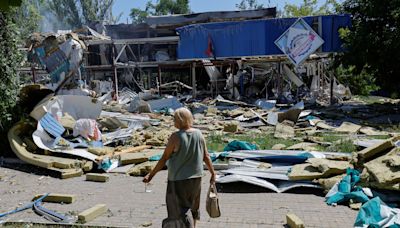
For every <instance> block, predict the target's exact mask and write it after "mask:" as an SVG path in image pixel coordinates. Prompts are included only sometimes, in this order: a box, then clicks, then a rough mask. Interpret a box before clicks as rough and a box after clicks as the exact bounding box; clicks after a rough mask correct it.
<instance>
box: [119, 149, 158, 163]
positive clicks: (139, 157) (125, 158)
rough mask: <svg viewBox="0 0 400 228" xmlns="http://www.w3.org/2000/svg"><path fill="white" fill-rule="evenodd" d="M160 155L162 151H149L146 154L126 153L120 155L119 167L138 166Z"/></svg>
mask: <svg viewBox="0 0 400 228" xmlns="http://www.w3.org/2000/svg"><path fill="white" fill-rule="evenodd" d="M162 153H163V151H162V150H149V151H146V152H136V153H126V154H121V155H120V161H121V165H128V164H139V163H143V162H146V161H148V160H149V158H150V157H153V156H155V155H159V154H162Z"/></svg>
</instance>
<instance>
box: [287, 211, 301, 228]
mask: <svg viewBox="0 0 400 228" xmlns="http://www.w3.org/2000/svg"><path fill="white" fill-rule="evenodd" d="M286 224H287V225H288V226H289V228H304V227H305V226H304V223H303V221H301V219H300V218H299V217H297V215H295V214H293V213H288V214H287V215H286Z"/></svg>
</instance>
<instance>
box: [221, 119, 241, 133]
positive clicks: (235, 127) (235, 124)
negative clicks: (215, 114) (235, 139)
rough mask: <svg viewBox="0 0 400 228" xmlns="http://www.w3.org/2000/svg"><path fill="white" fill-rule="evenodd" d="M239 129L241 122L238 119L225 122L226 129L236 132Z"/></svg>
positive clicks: (226, 130)
mask: <svg viewBox="0 0 400 228" xmlns="http://www.w3.org/2000/svg"><path fill="white" fill-rule="evenodd" d="M238 129H239V123H238V122H237V121H231V122H228V123H225V124H224V131H225V132H231V133H235V132H237V131H238Z"/></svg>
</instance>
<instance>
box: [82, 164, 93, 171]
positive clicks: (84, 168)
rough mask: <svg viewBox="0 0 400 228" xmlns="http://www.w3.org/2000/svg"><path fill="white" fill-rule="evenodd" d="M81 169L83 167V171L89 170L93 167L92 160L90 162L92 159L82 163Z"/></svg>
mask: <svg viewBox="0 0 400 228" xmlns="http://www.w3.org/2000/svg"><path fill="white" fill-rule="evenodd" d="M82 169H83V171H85V172H89V171H90V170H92V169H93V162H92V161H87V162H85V164H83V167H82Z"/></svg>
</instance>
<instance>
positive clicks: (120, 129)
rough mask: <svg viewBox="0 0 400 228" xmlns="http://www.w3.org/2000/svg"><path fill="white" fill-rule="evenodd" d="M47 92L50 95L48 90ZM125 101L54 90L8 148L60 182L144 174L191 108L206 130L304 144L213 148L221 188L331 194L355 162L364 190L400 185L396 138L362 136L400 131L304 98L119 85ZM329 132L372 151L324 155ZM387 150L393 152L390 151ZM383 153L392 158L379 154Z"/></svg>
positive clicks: (30, 90)
mask: <svg viewBox="0 0 400 228" xmlns="http://www.w3.org/2000/svg"><path fill="white" fill-rule="evenodd" d="M38 90H39V91H42V90H45V89H44V88H42V87H38V86H29V87H28V88H25V89H23V90H22V91H23V93H25V94H22V95H21V97H24V99H28V98H30V97H32V96H30V95H29V94H33V93H35V94H40V93H39V92H38ZM47 94H48V92H47V93H44V92H43V93H42V96H45V95H47ZM119 97H120V99H119V100H118V101H114V100H113V99H112V98H111V96H110V94H105V95H104V96H103V97H100V98H97V99H96V98H92V97H89V96H75V95H62V96H54V95H53V94H49V95H47V96H46V97H45V98H44V99H43V100H41V101H40V102H38V104H37V105H35V106H34V107H33V108H32V110H29V111H30V116H31V117H32V118H30V119H27V120H25V121H21V122H19V123H18V124H16V125H15V126H14V127H13V128H12V129H11V130H10V132H9V135H8V137H9V141H10V144H11V147H12V149H13V151H14V152H15V154H16V155H17V156H18V157H19V158H20V159H21V160H23V161H25V162H27V163H30V164H33V165H36V166H39V167H43V168H46V169H49V170H52V171H56V172H58V173H59V174H60V175H59V176H60V177H61V178H68V177H74V176H79V175H82V174H83V173H85V172H91V171H94V170H95V169H97V168H99V169H102V170H103V171H105V172H123V173H128V174H132V175H145V174H146V173H147V172H148V171H149V170H151V168H152V167H154V165H155V163H156V161H157V160H158V159H159V157H160V155H161V154H162V152H163V148H164V146H165V145H166V143H167V140H168V138H169V136H170V135H171V133H172V132H173V131H174V130H173V129H174V124H173V119H172V116H171V114H172V113H173V111H174V110H175V109H177V108H179V107H182V106H184V105H186V106H187V107H188V108H189V109H191V110H192V112H193V114H194V117H195V127H196V128H199V129H201V130H202V132H203V133H204V135H206V136H207V135H210V134H220V135H246V134H248V133H249V132H252V133H255V134H264V133H270V134H272V135H273V137H274V138H280V139H286V140H292V141H293V140H299V143H297V144H294V145H293V144H292V145H291V146H289V147H287V146H286V145H283V144H277V145H274V146H272V147H271V148H263V149H264V150H257V149H256V148H257V146H255V147H243V148H242V147H241V145H243V144H240V143H238V144H237V145H236V147H226V148H229V149H226V150H228V151H225V152H215V153H213V157H214V165H215V167H216V168H217V169H220V170H221V174H222V175H221V177H220V178H219V179H218V182H219V183H220V184H221V186H222V185H223V184H224V183H232V182H247V183H251V184H255V185H258V186H262V187H266V188H268V189H272V190H274V191H276V192H282V191H286V190H288V189H292V188H295V187H312V188H320V187H322V188H325V189H327V190H329V189H330V188H331V187H332V186H333V184H335V183H336V182H337V181H338V180H340V179H341V178H342V177H343V174H345V172H346V170H347V169H348V168H356V169H360V171H362V170H363V169H364V171H362V183H363V184H365V185H366V186H370V187H374V188H379V189H388V190H399V187H398V186H399V183H398V182H396V181H398V179H397V177H396V175H397V174H396V172H397V171H396V167H397V166H396V165H397V163H396V161H397V160H396V156H397V155H396V151H397V149H393V148H397V147H395V143H396V142H395V139H396V138H392V139H391V140H382V139H374V140H370V139H369V140H365V136H370V135H384V136H389V135H395V133H389V132H386V131H383V130H378V129H375V128H371V127H365V126H361V125H357V124H355V123H352V122H346V121H345V122H341V123H338V121H336V120H335V119H328V118H324V117H326V115H327V114H329V113H324V112H322V111H320V110H315V109H313V110H307V109H305V104H304V103H303V102H299V103H297V104H295V105H293V106H289V105H278V104H276V101H273V100H257V101H256V102H255V103H254V104H248V103H245V102H239V101H230V100H227V99H225V98H223V97H221V96H218V97H217V98H216V99H204V100H197V101H196V100H193V99H190V97H182V98H180V99H178V98H176V97H172V96H167V97H158V96H156V95H154V94H152V93H151V92H150V91H148V92H145V93H142V92H141V93H139V94H137V93H134V92H132V91H130V90H128V89H123V90H121V91H120V93H119ZM31 106H32V105H31ZM336 114H338V113H336ZM326 133H335V134H338V135H342V136H346V135H348V134H349V135H351V137H352V138H353V139H354V138H355V139H356V140H354V143H355V144H357V145H358V146H361V147H366V148H365V149H364V150H361V151H359V152H357V156H353V158H352V156H351V154H350V153H340V152H317V150H318V146H321V145H324V146H327V145H329V143H328V142H324V141H323V140H322V139H321V137H318V136H316V135H317V134H326ZM360 139H363V140H360ZM229 141H231V140H228V141H227V142H226V143H228V142H229ZM220 143H224V142H220ZM396 145H398V143H397V144H396ZM265 149H267V150H265ZM284 149H286V150H284ZM390 149H393V151H391V152H390V153H387V154H386V152H387V151H388V150H390ZM371 151H372V152H371ZM382 154H385V156H382V157H378V158H376V156H377V155H382ZM372 158H374V159H372ZM381 166H384V167H386V168H385V169H384V167H381ZM380 172H385V173H386V174H387V173H388V172H392V173H393V175H392V176H393V178H391V177H390V178H391V179H390V178H389V176H388V175H386V176H385V178H382V177H381V176H379V175H380ZM387 178H389V179H387Z"/></svg>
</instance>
